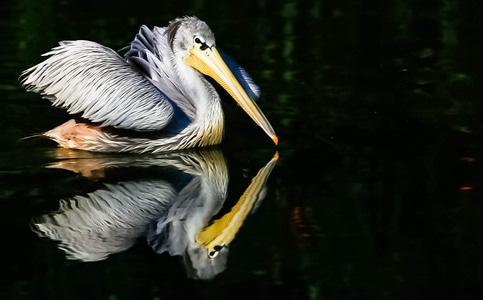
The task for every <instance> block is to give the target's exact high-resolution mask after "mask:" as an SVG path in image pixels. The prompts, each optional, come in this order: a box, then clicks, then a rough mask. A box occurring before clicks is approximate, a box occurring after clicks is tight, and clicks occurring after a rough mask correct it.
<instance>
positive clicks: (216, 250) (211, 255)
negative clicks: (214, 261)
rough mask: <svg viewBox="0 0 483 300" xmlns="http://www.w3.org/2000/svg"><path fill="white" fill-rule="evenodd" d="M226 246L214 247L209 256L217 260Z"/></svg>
mask: <svg viewBox="0 0 483 300" xmlns="http://www.w3.org/2000/svg"><path fill="white" fill-rule="evenodd" d="M223 247H224V246H220V245H216V246H215V247H213V251H209V252H208V256H209V257H210V258H215V257H217V256H218V253H220V251H221V249H223Z"/></svg>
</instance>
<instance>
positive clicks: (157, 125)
mask: <svg viewBox="0 0 483 300" xmlns="http://www.w3.org/2000/svg"><path fill="white" fill-rule="evenodd" d="M59 44H60V45H59V46H58V47H55V48H53V49H52V51H50V52H48V53H46V54H45V56H49V57H48V58H47V59H46V60H45V61H43V62H41V63H39V64H38V65H36V66H34V67H32V68H30V69H27V70H26V71H24V72H23V73H22V75H21V82H22V85H23V86H24V87H25V88H26V89H27V90H28V91H33V92H37V93H40V94H41V95H42V96H43V97H44V98H47V99H49V100H50V101H52V104H53V105H54V106H57V107H62V108H64V109H66V110H67V111H68V112H69V113H71V114H80V115H81V116H82V117H83V118H86V119H88V120H90V121H92V122H97V123H100V124H101V126H113V127H116V128H120V129H130V130H137V131H158V130H162V129H163V128H164V127H166V126H167V125H168V124H169V123H170V122H171V120H172V118H173V115H174V114H175V110H179V109H178V108H177V107H175V108H174V107H173V105H172V102H171V100H170V99H169V98H168V97H167V96H166V95H165V94H164V93H163V92H162V91H161V90H160V89H158V88H157V87H155V86H154V85H153V84H152V83H151V82H150V81H149V80H148V79H147V78H146V77H145V76H144V75H142V74H141V73H140V72H138V71H136V70H134V69H133V68H132V67H131V66H130V65H129V64H128V63H127V62H126V61H125V60H124V59H123V58H122V57H121V56H120V55H118V54H117V53H116V52H115V51H113V50H112V49H110V48H107V47H104V46H102V45H100V44H97V43H95V42H90V41H84V40H79V41H64V42H60V43H59Z"/></svg>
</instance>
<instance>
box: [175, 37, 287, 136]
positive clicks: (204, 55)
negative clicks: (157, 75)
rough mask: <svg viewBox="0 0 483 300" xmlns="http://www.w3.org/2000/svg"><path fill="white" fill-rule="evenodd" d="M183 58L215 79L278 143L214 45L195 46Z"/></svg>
mask: <svg viewBox="0 0 483 300" xmlns="http://www.w3.org/2000/svg"><path fill="white" fill-rule="evenodd" d="M183 60H184V62H185V63H186V64H187V65H189V66H191V67H193V68H195V69H196V70H198V71H200V72H201V73H203V74H205V75H207V76H210V77H211V78H213V79H214V80H216V82H218V84H220V85H221V86H222V87H223V88H224V89H225V90H226V91H227V92H228V93H229V94H230V95H231V96H232V97H233V99H235V101H236V102H237V103H238V104H239V105H240V106H241V107H242V108H243V110H244V111H245V112H246V113H247V114H248V115H249V116H250V117H251V118H252V120H253V121H255V123H257V124H258V126H260V127H261V128H262V129H263V131H265V133H266V134H267V135H268V136H269V137H270V138H272V140H273V141H274V143H275V145H277V144H278V137H277V134H276V133H275V131H274V130H273V128H272V125H270V122H268V120H267V118H266V117H265V115H264V114H263V113H262V111H261V109H260V108H259V107H258V105H257V104H256V103H255V101H253V100H252V99H251V98H250V97H249V96H248V95H247V93H246V92H245V90H244V89H243V88H242V86H241V85H240V83H239V82H238V80H237V79H236V78H235V76H234V75H233V73H232V72H231V71H230V69H229V68H228V66H227V65H226V63H225V62H224V61H223V58H221V55H220V53H219V52H218V50H216V48H215V47H214V46H213V47H211V48H208V49H205V50H201V49H200V48H199V47H195V48H193V49H191V50H190V55H188V56H185V57H184V58H183Z"/></svg>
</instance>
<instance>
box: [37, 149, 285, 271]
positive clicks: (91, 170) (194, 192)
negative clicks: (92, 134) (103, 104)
mask: <svg viewBox="0 0 483 300" xmlns="http://www.w3.org/2000/svg"><path fill="white" fill-rule="evenodd" d="M56 158H57V159H59V160H58V161H57V162H56V163H54V164H52V165H50V166H49V167H52V168H61V169H66V170H70V171H73V172H76V173H80V174H82V175H83V176H85V177H88V178H91V179H96V180H99V179H100V180H102V181H103V182H104V183H103V185H102V188H100V189H98V190H96V191H94V192H91V193H88V194H87V195H76V196H74V197H72V198H69V199H62V200H60V208H59V210H57V211H55V212H52V213H49V214H45V215H42V216H40V217H37V218H35V219H33V220H32V229H33V231H34V232H36V233H37V234H38V235H39V236H43V237H48V238H50V239H52V240H56V241H59V248H61V249H62V250H63V251H65V252H66V255H67V257H68V258H69V259H76V260H82V261H99V260H103V259H106V258H107V257H108V256H109V255H110V254H113V253H118V252H121V251H124V250H126V249H128V248H130V247H131V246H133V245H134V243H136V242H137V241H138V240H139V238H140V237H145V238H146V239H147V242H148V244H149V245H150V246H151V247H152V248H153V249H154V250H155V251H156V252H157V253H164V252H167V253H169V254H170V255H173V256H175V255H176V256H182V257H183V261H184V264H185V266H186V268H187V270H188V275H189V276H190V277H193V278H203V279H209V278H212V277H214V276H215V275H216V274H218V273H220V272H222V271H223V270H224V269H225V267H226V261H227V255H228V245H229V244H230V243H231V241H232V240H233V239H234V237H235V235H236V233H237V232H238V230H239V229H240V227H241V226H242V223H243V221H244V220H245V218H246V217H247V215H248V214H249V212H250V211H252V209H253V207H254V206H255V205H256V203H257V202H258V201H261V200H262V199H263V198H264V196H265V184H266V181H267V180H268V177H269V176H270V173H271V171H272V169H273V167H274V166H275V164H276V161H277V160H278V154H275V156H274V157H273V158H272V159H271V160H270V161H269V162H268V163H267V164H266V165H265V166H264V167H263V168H261V169H260V170H259V171H258V173H257V175H256V176H255V177H254V178H253V179H252V181H251V183H250V184H249V186H248V187H247V188H246V190H245V191H244V193H243V194H242V195H241V196H240V198H239V199H238V201H237V202H236V203H235V205H233V206H232V207H231V208H230V207H229V208H228V209H227V208H226V207H224V204H225V200H226V198H227V190H228V177H229V173H228V168H227V163H226V159H225V157H224V155H223V153H222V152H221V151H220V150H217V149H202V150H198V151H190V152H178V153H169V154H162V155H156V156H124V155H119V154H116V155H102V154H97V153H96V154H94V153H86V152H78V151H72V150H66V149H59V150H58V152H56ZM122 171H125V172H122ZM110 174H116V176H120V175H119V174H124V176H120V177H121V178H122V179H120V180H117V181H115V183H108V182H107V180H106V179H107V178H110ZM126 174H128V175H127V176H126ZM220 211H228V212H226V213H224V214H223V215H221V216H219V214H220ZM214 216H216V220H213V217H214Z"/></svg>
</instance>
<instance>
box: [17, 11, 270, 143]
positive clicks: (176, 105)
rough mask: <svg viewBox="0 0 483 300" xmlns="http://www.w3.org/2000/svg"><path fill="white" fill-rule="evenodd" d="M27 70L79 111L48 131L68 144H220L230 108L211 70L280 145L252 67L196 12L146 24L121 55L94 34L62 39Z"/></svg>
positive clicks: (49, 95) (25, 75)
mask: <svg viewBox="0 0 483 300" xmlns="http://www.w3.org/2000/svg"><path fill="white" fill-rule="evenodd" d="M44 56H47V57H48V58H47V59H45V60H44V61H43V62H40V63H39V64H37V65H35V66H33V67H31V68H29V69H27V70H25V71H24V72H22V74H21V76H20V81H21V85H22V86H23V87H24V88H25V89H26V90H27V91H29V92H36V93H39V94H40V95H41V96H42V97H43V98H46V99H48V100H50V101H51V102H52V105H53V106H56V107H61V108H63V109H65V110H66V111H67V112H68V113H69V114H71V115H74V116H75V118H74V119H71V120H69V121H67V122H65V123H64V124H62V125H60V126H58V127H56V128H54V129H51V130H49V131H47V132H45V133H43V134H42V135H43V136H46V137H48V138H50V139H52V140H54V141H55V142H57V143H58V144H59V146H61V147H64V148H72V149H81V150H88V151H96V152H134V153H157V152H166V151H175V150H180V149H187V148H195V147H204V146H210V145H217V144H220V143H221V142H222V139H223V134H224V114H223V110H222V106H221V99H220V96H219V94H218V93H217V91H216V90H215V87H214V86H213V85H212V84H211V83H210V81H209V80H208V79H207V78H205V76H209V77H211V78H212V79H214V81H216V82H217V83H218V84H219V85H220V86H221V87H223V88H224V89H225V90H226V91H227V92H228V94H229V95H230V96H231V97H232V98H233V99H234V100H235V101H236V102H237V103H238V105H239V106H240V107H241V108H242V109H243V110H244V111H245V112H246V113H247V114H248V115H249V116H250V117H251V119H252V120H253V121H254V122H255V123H256V124H257V125H258V126H260V127H261V128H262V129H263V131H264V132H265V133H266V134H267V135H268V136H269V137H270V138H271V139H272V140H273V141H274V143H275V144H277V143H278V137H277V135H276V133H275V131H274V130H273V128H272V126H271V124H270V122H269V121H268V120H267V118H266V117H265V115H264V114H263V112H262V111H261V109H260V108H259V107H258V105H257V103H256V102H255V100H256V99H258V98H259V97H260V89H259V87H258V86H257V85H256V84H255V83H254V81H253V79H252V78H251V77H250V75H249V74H248V72H247V71H246V70H245V69H244V68H243V67H241V66H240V65H239V64H238V63H236V62H235V61H234V60H233V59H232V58H231V57H230V56H228V55H227V54H225V53H224V52H223V51H221V50H218V49H217V47H216V43H215V36H214V34H213V32H212V31H211V29H210V28H209V27H208V25H207V24H206V23H205V22H204V21H201V20H200V19H198V18H197V17H194V16H187V17H181V18H176V19H174V20H172V21H170V22H169V24H168V25H167V26H166V27H156V26H154V27H153V29H150V28H148V27H147V26H145V25H143V26H141V28H140V30H139V32H138V33H137V34H136V36H135V38H134V40H133V41H132V42H131V43H130V45H129V46H128V47H126V52H125V53H124V55H123V56H121V55H120V54H119V53H118V52H116V51H114V50H112V49H111V48H108V47H105V46H103V45H100V44H98V43H96V42H92V41H87V40H73V41H61V42H59V46H57V47H54V48H52V49H51V51H50V52H47V53H45V54H44Z"/></svg>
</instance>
